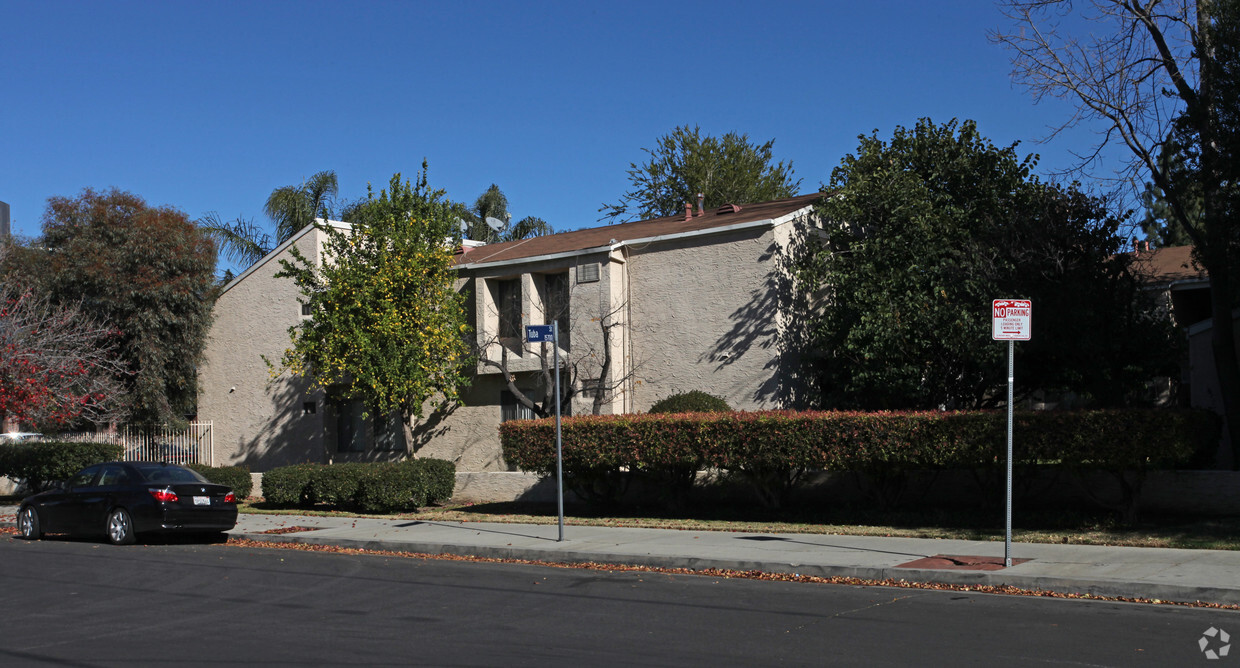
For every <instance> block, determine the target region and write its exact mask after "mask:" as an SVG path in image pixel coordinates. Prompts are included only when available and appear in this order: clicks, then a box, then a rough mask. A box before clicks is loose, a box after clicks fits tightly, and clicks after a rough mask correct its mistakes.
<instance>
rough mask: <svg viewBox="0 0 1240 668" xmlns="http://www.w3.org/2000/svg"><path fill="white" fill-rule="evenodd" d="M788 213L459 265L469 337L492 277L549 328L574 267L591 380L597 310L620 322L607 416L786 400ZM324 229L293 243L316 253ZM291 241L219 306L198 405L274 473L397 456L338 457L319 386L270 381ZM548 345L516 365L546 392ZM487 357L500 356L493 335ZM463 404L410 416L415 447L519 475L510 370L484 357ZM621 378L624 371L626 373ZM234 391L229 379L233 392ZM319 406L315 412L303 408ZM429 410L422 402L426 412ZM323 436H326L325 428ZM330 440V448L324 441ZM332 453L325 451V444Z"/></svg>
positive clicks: (582, 374) (514, 355)
mask: <svg viewBox="0 0 1240 668" xmlns="http://www.w3.org/2000/svg"><path fill="white" fill-rule="evenodd" d="M791 227H792V224H791V223H788V222H783V223H781V224H779V225H776V226H775V228H774V229H772V228H770V227H758V228H750V229H747V230H737V231H732V232H727V233H723V234H711V235H703V236H696V237H690V238H684V239H674V240H668V241H660V242H652V243H646V244H643V245H642V246H641V247H640V248H629V247H620V248H617V249H614V250H612V251H606V250H603V251H599V252H595V253H592V254H588V255H580V256H572V257H563V258H557V259H553V260H544V261H538V262H529V263H518V264H514V265H510V266H507V267H493V268H487V269H478V268H474V269H471V270H466V271H464V272H462V276H461V280H460V281H459V282H458V289H460V290H462V291H464V292H466V293H467V310H468V311H469V312H470V315H471V316H472V317H471V320H473V321H474V322H476V323H479V327H478V329H479V332H478V335H477V337H476V340H477V342H478V343H479V344H480V345H484V346H485V345H486V344H487V343H488V341H489V338H490V336H493V334H494V331H495V329H496V327H497V323H498V318H496V317H495V315H496V313H495V311H496V305H495V304H494V299H495V294H494V292H493V291H492V290H491V289H490V287H489V286H490V285H492V283H491V282H493V281H494V280H501V279H508V278H519V279H520V280H521V284H522V320H523V325H524V324H547V321H548V320H549V315H550V314H548V313H546V308H545V304H544V302H545V299H546V296H545V291H543V290H542V281H543V276H544V275H547V274H555V273H562V272H568V273H569V276H570V281H569V285H570V312H571V313H570V320H571V330H572V331H571V340H570V342H569V343H568V345H567V346H566V347H565V348H564V349H562V351H561V352H562V355H563V356H564V361H565V363H566V364H567V365H572V366H575V368H576V369H577V372H578V373H577V387H580V386H581V385H580V383H581V381H582V380H585V379H589V378H597V377H598V376H599V372H600V368H599V365H600V362H601V360H602V358H603V357H604V355H603V353H604V352H605V351H604V349H603V343H602V333H601V328H600V319H602V318H607V319H608V322H612V323H613V324H614V327H613V330H612V333H613V336H612V337H611V342H610V354H611V357H612V363H613V367H612V378H611V379H612V381H613V383H614V386H613V388H612V391H611V392H610V393H609V399H608V401H607V402H606V403H605V404H604V406H603V409H602V412H603V413H605V414H606V413H625V412H643V411H645V410H647V409H649V407H650V406H651V405H652V404H653V403H654V402H655V401H657V400H658V399H661V398H663V397H666V396H669V395H671V394H675V393H678V392H684V391H689V390H703V391H706V392H710V393H712V394H716V395H719V396H721V397H723V398H724V399H726V400H727V401H728V402H729V403H730V404H731V405H733V406H734V407H736V408H739V409H750V410H752V409H760V408H775V407H780V406H781V405H782V404H781V400H780V394H779V389H780V383H781V382H782V374H783V373H784V369H783V368H782V362H781V356H780V351H779V345H778V343H779V342H778V331H779V329H780V323H781V322H782V320H781V318H782V317H783V316H782V314H781V297H780V294H779V293H780V281H779V279H778V277H777V276H776V272H777V270H778V266H779V257H780V253H781V249H782V248H783V246H785V245H786V242H787V239H788V237H789V230H790V229H791ZM320 236H321V235H320V234H319V233H318V232H317V231H315V230H313V229H311V230H308V231H307V232H306V233H305V234H304V235H303V237H301V238H299V239H298V240H297V242H296V243H297V246H298V248H299V250H300V251H301V252H302V253H303V254H305V255H307V257H313V258H316V259H317V258H318V256H319V248H320V246H321V241H322V240H321V238H320ZM281 257H288V252H287V251H284V252H283V253H281V254H280V255H278V256H277V257H273V258H269V259H268V260H267V261H266V262H265V263H264V264H262V265H260V266H258V267H255V268H254V269H253V270H252V271H251V272H250V274H249V275H247V276H246V277H245V278H244V280H241V281H238V282H237V283H235V284H234V285H233V286H232V287H231V288H230V289H229V290H228V291H227V292H225V293H224V294H223V295H222V296H221V298H220V300H219V301H218V302H217V304H216V322H215V325H214V327H213V328H212V332H211V335H210V338H209V340H208V344H207V356H206V357H207V363H206V364H205V365H204V367H203V368H202V370H201V376H200V378H201V384H202V388H203V392H202V395H201V398H200V403H199V407H200V416H201V417H202V419H205V420H211V421H212V422H213V423H214V429H215V443H216V451H217V461H218V462H219V463H225V464H244V465H248V466H250V467H251V469H252V470H255V471H265V470H268V469H270V468H273V467H275V466H282V465H286V464H290V463H296V462H302V461H326V460H327V459H328V458H329V457H333V458H335V459H336V460H338V461H339V460H347V459H363V460H365V459H375V458H381V459H391V458H398V457H400V456H402V454H403V453H397V452H374V453H357V454H348V455H343V456H342V455H337V454H336V453H334V449H335V448H334V441H333V440H332V437H331V434H332V433H333V430H332V429H328V428H326V426H331V425H326V422H325V421H327V420H329V419H330V417H331V415H333V412H332V410H330V409H329V407H326V406H324V402H323V396H322V393H312V394H308V393H307V392H306V385H305V383H304V382H302V381H294V380H291V379H289V378H288V377H287V376H285V377H281V378H279V379H277V380H276V381H275V382H272V381H271V380H270V379H269V373H268V369H267V366H266V364H265V363H264V362H263V359H262V357H263V356H264V355H265V356H267V358H268V359H272V360H276V359H278V357H279V356H280V354H281V353H282V352H283V351H284V349H285V348H286V347H287V346H288V328H289V326H291V325H294V324H296V323H297V322H299V321H300V318H301V315H300V303H299V301H298V291H297V289H296V287H295V286H294V284H293V283H292V281H291V280H289V279H284V278H282V279H276V278H274V274H275V273H276V272H278V271H279V269H280V265H279V259H280V258H281ZM590 263H597V264H598V266H599V273H598V280H597V281H592V282H581V283H579V282H578V281H577V272H576V268H577V266H578V265H582V264H590ZM544 353H545V354H548V355H549V353H550V351H549V349H544V347H543V346H542V345H540V344H535V345H516V346H513V347H511V348H510V359H511V361H512V366H511V367H510V371H512V372H513V373H514V374H515V375H516V378H517V383H518V386H519V387H521V388H522V389H530V390H532V389H534V388H537V387H539V382H540V379H539V377H538V369H540V368H541V367H542V363H541V357H540V356H541V355H543V354H544ZM486 354H488V355H491V356H498V346H495V345H491V346H489V347H488V349H487V350H486ZM477 372H478V373H477V375H476V376H475V377H474V379H473V384H472V386H471V387H470V388H469V389H468V390H466V391H465V392H464V394H463V396H462V399H463V402H462V404H461V405H460V406H457V407H456V408H454V409H453V410H452V411H451V412H450V413H447V414H440V413H436V412H433V411H431V412H427V414H426V416H425V417H424V419H423V420H421V421H419V422H418V423H417V424H415V425H414V435H415V439H414V442H413V443H411V444H410V451H411V453H412V454H413V455H414V456H417V457H436V458H442V459H447V460H449V461H452V462H454V463H455V464H456V466H457V470H458V471H460V472H504V471H511V470H512V469H511V467H510V466H508V465H507V464H506V463H505V462H504V461H503V457H502V453H501V451H500V446H499V436H498V428H499V425H500V422H501V406H500V402H501V400H500V395H501V392H502V391H503V390H504V389H506V387H507V386H506V382H505V380H504V378H503V376H502V374H500V373H498V372H497V370H495V369H493V368H488V367H486V366H485V365H479V366H478V367H477ZM617 381H623V382H617ZM232 388H236V389H235V390H234V389H232ZM307 401H313V402H315V404H316V407H317V410H316V413H315V414H314V415H305V414H303V404H304V402H307ZM428 408H429V407H428ZM591 411H592V399H590V398H588V397H583V396H579V397H577V398H576V399H574V402H573V407H572V413H573V414H588V413H590V412H591ZM325 435H326V436H325ZM325 444H328V445H330V446H331V447H326V446H325ZM327 450H331V451H332V452H327Z"/></svg>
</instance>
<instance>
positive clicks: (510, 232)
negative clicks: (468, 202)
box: [463, 183, 555, 244]
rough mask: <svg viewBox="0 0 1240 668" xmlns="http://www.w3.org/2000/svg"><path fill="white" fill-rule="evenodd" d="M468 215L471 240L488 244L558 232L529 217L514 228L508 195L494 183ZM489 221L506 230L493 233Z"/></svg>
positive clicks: (466, 216)
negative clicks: (489, 219)
mask: <svg viewBox="0 0 1240 668" xmlns="http://www.w3.org/2000/svg"><path fill="white" fill-rule="evenodd" d="M464 213H465V215H464V216H463V218H464V219H465V222H466V225H467V226H468V236H469V238H470V239H474V240H476V241H482V242H485V243H488V244H494V243H501V242H504V241H516V240H518V239H528V238H530V237H541V236H543V235H547V234H553V233H554V232H555V230H553V229H552V228H551V225H550V224H548V223H547V221H545V220H543V219H542V218H536V217H534V216H526V217H525V218H522V219H521V220H520V221H518V222H517V224H516V225H512V224H511V223H510V222H509V221H511V220H512V214H511V213H509V212H508V198H507V197H506V196H505V195H504V191H502V190H500V189H499V186H497V185H495V184H494V183H492V184H491V187H490V188H487V189H486V192H484V193H482V194H481V195H479V196H478V199H477V200H475V201H474V206H473V207H472V208H470V209H467V210H466V211H465V212H464ZM487 218H495V219H498V220H502V221H504V229H502V230H495V229H492V228H491V226H490V225H487V223H486V219H487Z"/></svg>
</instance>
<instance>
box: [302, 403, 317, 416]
mask: <svg viewBox="0 0 1240 668" xmlns="http://www.w3.org/2000/svg"><path fill="white" fill-rule="evenodd" d="M317 412H318V406H316V405H315V403H314V402H313V401H306V402H303V403H302V404H301V414H302V415H314V414H315V413H317Z"/></svg>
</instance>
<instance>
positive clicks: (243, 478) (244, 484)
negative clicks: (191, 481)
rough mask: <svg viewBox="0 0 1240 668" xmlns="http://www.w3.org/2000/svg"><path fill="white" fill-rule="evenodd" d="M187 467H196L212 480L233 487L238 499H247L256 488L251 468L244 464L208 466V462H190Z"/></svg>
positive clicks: (203, 475) (195, 468) (196, 469)
mask: <svg viewBox="0 0 1240 668" xmlns="http://www.w3.org/2000/svg"><path fill="white" fill-rule="evenodd" d="M187 468H191V469H194V470H195V471H197V472H199V473H201V474H202V477H204V478H206V479H207V480H210V481H211V482H213V483H215V484H217V485H227V486H228V487H231V488H232V491H233V493H234V494H236V495H237V498H238V499H245V498H248V497H249V496H250V492H251V491H252V490H253V488H254V481H253V479H251V478H250V470H249V469H247V468H245V467H242V466H207V465H206V464H188V465H187Z"/></svg>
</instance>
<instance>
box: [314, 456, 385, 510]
mask: <svg viewBox="0 0 1240 668" xmlns="http://www.w3.org/2000/svg"><path fill="white" fill-rule="evenodd" d="M371 466H373V465H372V464H364V463H361V462H342V463H340V464H330V465H327V466H320V467H318V468H317V469H315V470H314V473H313V474H312V475H311V476H310V486H309V487H308V488H307V494H308V496H309V501H310V503H326V504H328V505H330V506H348V505H350V504H352V503H353V498H354V497H356V496H357V484H358V482H359V481H360V480H361V479H362V475H363V474H364V473H365V472H366V470H367V468H369V467H371Z"/></svg>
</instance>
